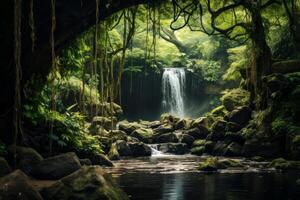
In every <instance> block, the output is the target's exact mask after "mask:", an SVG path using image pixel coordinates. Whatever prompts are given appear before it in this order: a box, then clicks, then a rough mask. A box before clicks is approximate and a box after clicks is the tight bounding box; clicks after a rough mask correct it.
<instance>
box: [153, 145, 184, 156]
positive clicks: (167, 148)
mask: <svg viewBox="0 0 300 200" xmlns="http://www.w3.org/2000/svg"><path fill="white" fill-rule="evenodd" d="M157 148H158V150H159V151H162V152H163V153H172V154H176V155H182V154H185V153H187V152H188V148H187V146H186V144H183V143H163V144H158V145H157Z"/></svg>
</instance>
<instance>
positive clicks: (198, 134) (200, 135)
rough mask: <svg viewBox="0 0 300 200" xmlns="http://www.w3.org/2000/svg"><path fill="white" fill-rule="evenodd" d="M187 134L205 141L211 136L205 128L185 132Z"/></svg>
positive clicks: (199, 127) (200, 127)
mask: <svg viewBox="0 0 300 200" xmlns="http://www.w3.org/2000/svg"><path fill="white" fill-rule="evenodd" d="M184 133H185V134H187V135H190V136H192V137H193V138H195V139H196V140H197V139H204V138H206V137H207V135H208V134H209V131H208V129H207V128H206V127H204V126H198V127H195V128H192V129H189V130H186V131H184Z"/></svg>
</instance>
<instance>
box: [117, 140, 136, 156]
mask: <svg viewBox="0 0 300 200" xmlns="http://www.w3.org/2000/svg"><path fill="white" fill-rule="evenodd" d="M131 143H139V142H131ZM115 144H116V148H117V151H118V153H119V155H120V156H131V155H132V152H131V149H130V147H129V145H128V144H127V142H126V141H124V140H118V141H117V142H116V143H115Z"/></svg>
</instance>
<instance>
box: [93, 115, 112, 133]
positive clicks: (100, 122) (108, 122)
mask: <svg viewBox="0 0 300 200" xmlns="http://www.w3.org/2000/svg"><path fill="white" fill-rule="evenodd" d="M116 124H117V118H116V117H101V116H95V117H94V118H93V121H92V125H91V129H92V128H95V127H96V126H99V127H103V128H105V129H106V130H111V129H115V128H116Z"/></svg>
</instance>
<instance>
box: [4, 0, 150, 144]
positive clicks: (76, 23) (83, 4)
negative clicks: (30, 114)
mask: <svg viewBox="0 0 300 200" xmlns="http://www.w3.org/2000/svg"><path fill="white" fill-rule="evenodd" d="M153 1H155V0H114V1H108V0H101V1H100V7H99V12H100V16H99V17H100V20H104V19H105V18H106V17H108V16H110V15H111V14H113V13H116V12H118V11H120V10H122V9H125V8H128V7H131V6H134V5H138V4H145V3H151V2H153ZM109 2H110V3H109ZM33 8H34V12H33V13H34V21H35V35H36V41H35V44H36V46H35V48H34V51H33V52H32V51H31V49H32V46H31V45H32V43H31V38H30V34H31V29H30V26H29V17H28V16H29V11H30V1H22V50H21V52H22V53H21V65H22V85H23V86H24V85H25V84H26V83H27V82H28V80H30V79H32V77H33V76H34V79H41V80H42V81H43V80H45V78H46V76H47V74H48V73H49V71H50V67H51V47H50V42H49V37H50V31H51V1H50V0H47V1H44V0H43V1H41V0H34V4H33ZM13 11H14V1H12V0H3V1H2V2H1V7H0V18H1V21H0V26H1V27H2V28H1V32H0V40H1V45H0V49H1V51H0V52H1V53H0V67H1V68H0V69H1V73H0V85H1V89H2V91H1V98H0V139H2V140H3V141H4V142H9V141H11V136H12V135H13V134H12V131H13V120H12V119H13V105H14V84H15V81H14V80H15V78H14V75H15V73H14V61H13V57H14V46H13V44H14V34H13V32H14V25H13V24H14V23H13V22H14V19H13V13H14V12H13ZM95 13H96V1H95V0H57V2H56V31H55V51H60V50H61V49H62V48H63V47H65V46H66V45H67V44H68V43H70V42H71V41H72V40H73V39H75V38H76V36H78V35H79V34H80V33H82V32H84V31H86V30H87V29H88V28H90V27H92V26H93V25H94V24H95V21H96V20H95ZM23 96H24V94H23Z"/></svg>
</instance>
